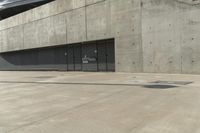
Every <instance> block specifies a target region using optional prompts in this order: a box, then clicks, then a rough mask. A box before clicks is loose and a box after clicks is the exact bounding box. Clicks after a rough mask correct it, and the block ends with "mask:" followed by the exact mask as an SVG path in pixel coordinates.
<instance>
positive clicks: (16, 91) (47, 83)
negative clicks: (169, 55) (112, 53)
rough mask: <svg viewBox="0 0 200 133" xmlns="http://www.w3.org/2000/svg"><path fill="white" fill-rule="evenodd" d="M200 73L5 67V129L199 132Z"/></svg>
mask: <svg viewBox="0 0 200 133" xmlns="http://www.w3.org/2000/svg"><path fill="white" fill-rule="evenodd" d="M199 79H200V76H198V75H175V74H174V75H167V74H134V73H81V72H80V73H79V72H77V73H72V72H68V73H67V72H66V73H65V72H0V133H200V128H199V124H200V113H199V112H200V97H199V95H200V89H199V87H200V80H199ZM158 82H159V83H158Z"/></svg>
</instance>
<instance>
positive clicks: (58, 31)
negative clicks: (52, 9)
mask: <svg viewBox="0 0 200 133" xmlns="http://www.w3.org/2000/svg"><path fill="white" fill-rule="evenodd" d="M50 21H51V23H50V29H49V43H50V45H55V44H66V43H67V25H66V14H64V13H63V14H59V15H56V16H52V17H51V18H50Z"/></svg>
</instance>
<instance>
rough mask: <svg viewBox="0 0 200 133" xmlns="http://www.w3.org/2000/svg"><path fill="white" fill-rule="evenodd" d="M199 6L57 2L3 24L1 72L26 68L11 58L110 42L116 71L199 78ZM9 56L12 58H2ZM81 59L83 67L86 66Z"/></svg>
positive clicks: (187, 2)
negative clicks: (192, 75)
mask: <svg viewBox="0 0 200 133" xmlns="http://www.w3.org/2000/svg"><path fill="white" fill-rule="evenodd" d="M199 3H200V1H199V0H56V1H53V2H50V3H48V4H45V5H43V6H40V7H37V8H34V9H31V10H29V11H26V12H23V13H21V14H18V15H16V16H13V17H10V18H8V19H5V20H2V21H0V52H1V54H0V55H1V56H0V66H1V67H0V68H1V70H8V69H12V70H19V69H20V68H28V65H26V66H21V65H20V64H18V65H16V64H15V63H13V62H15V61H16V58H14V59H13V60H15V61H12V59H11V58H10V56H9V55H7V54H14V55H15V57H17V56H19V52H20V51H26V52H27V53H28V52H29V51H30V50H32V49H33V50H37V49H40V48H46V47H47V48H54V46H57V47H58V46H67V45H68V46H71V45H75V44H76V45H77V44H79V45H81V47H82V46H83V47H85V46H86V45H88V43H92V42H95V46H96V47H97V43H99V41H106V42H107V41H109V40H112V41H111V42H112V43H113V44H112V45H113V46H112V47H109V48H107V49H106V50H110V49H113V51H112V50H111V51H109V52H107V53H106V56H107V54H108V53H112V52H113V54H114V58H115V59H114V60H112V63H114V66H112V67H114V69H112V71H113V70H114V71H117V72H153V73H195V74H197V73H198V74H199V73H200V54H199V52H200V44H199V42H200V41H199V40H200V14H199V11H200V4H199ZM104 45H106V44H104ZM98 46H101V45H99V44H98ZM73 49H75V48H73ZM97 50H98V49H97ZM94 52H96V53H98V52H99V51H95V50H94ZM15 53H17V54H15ZM63 54H66V53H65V52H64V53H63ZM5 55H6V56H9V57H8V58H7V57H6V58H4V57H5ZM20 56H21V55H20ZM83 56H84V55H82V57H80V58H82V59H81V65H84V64H87V63H88V62H87V61H84V60H83V58H84V57H83ZM38 58H40V57H38ZM47 58H50V56H48V55H47ZM111 58H113V56H112V57H111ZM18 59H20V57H19V58H18ZM28 60H29V59H28ZM30 60H31V59H30ZM43 60H46V59H45V58H44V59H43ZM105 60H108V59H105ZM1 64H4V65H1ZM5 64H6V65H5ZM108 64H109V63H108ZM62 65H63V64H62ZM64 65H65V64H64ZM16 66H17V67H16ZM30 66H33V64H31V65H30ZM40 66H41V65H40ZM48 67H49V65H48ZM30 68H31V67H30ZM39 68H40V67H38V69H39ZM43 68H45V66H44V67H43ZM50 68H51V67H49V69H50Z"/></svg>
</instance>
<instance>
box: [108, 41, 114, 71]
mask: <svg viewBox="0 0 200 133" xmlns="http://www.w3.org/2000/svg"><path fill="white" fill-rule="evenodd" d="M106 47H107V49H106V51H107V71H115V46H114V40H109V41H107V44H106Z"/></svg>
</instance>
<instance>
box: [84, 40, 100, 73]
mask: <svg viewBox="0 0 200 133" xmlns="http://www.w3.org/2000/svg"><path fill="white" fill-rule="evenodd" d="M82 58H83V59H82V60H83V71H97V48H96V43H94V42H93V43H89V44H84V45H82Z"/></svg>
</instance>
